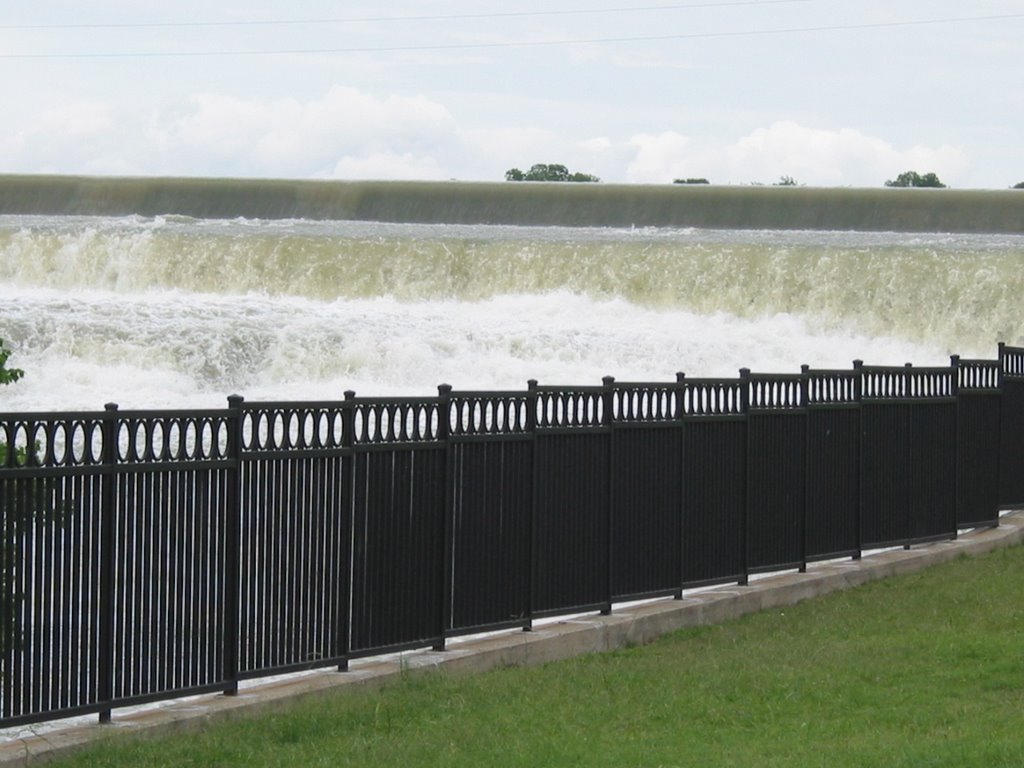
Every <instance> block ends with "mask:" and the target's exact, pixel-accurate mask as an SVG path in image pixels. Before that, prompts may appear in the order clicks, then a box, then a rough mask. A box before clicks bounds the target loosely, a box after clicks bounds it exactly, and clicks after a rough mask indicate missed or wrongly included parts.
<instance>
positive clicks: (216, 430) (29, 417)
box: [0, 344, 1024, 726]
mask: <svg viewBox="0 0 1024 768" xmlns="http://www.w3.org/2000/svg"><path fill="white" fill-rule="evenodd" d="M1011 507H1024V348H1018V347H1009V346H1006V345H1004V344H1000V345H999V351H998V357H997V359H995V360H963V359H960V358H959V357H956V356H954V357H952V358H951V360H950V365H949V366H948V367H932V368H915V367H912V366H910V365H907V366H900V367H881V366H867V365H864V364H862V363H861V362H860V361H855V363H854V366H853V368H852V369H847V370H819V369H813V368H810V367H809V366H804V367H803V368H802V369H801V371H800V373H796V374H768V373H756V372H751V371H748V370H746V369H741V371H740V374H739V376H738V377H737V378H735V379H729V378H723V379H693V378H687V377H686V376H685V375H684V374H682V373H680V374H677V375H676V378H675V380H674V381H671V382H618V381H616V380H615V379H613V378H611V377H607V378H605V379H604V380H603V381H602V383H601V384H600V385H595V386H564V387H563V386H550V385H540V384H538V383H537V382H535V381H531V382H529V384H528V387H527V389H526V390H524V391H505V392H472V391H458V390H452V388H451V387H448V386H447V385H442V386H441V387H439V388H438V393H437V396H435V397H421V398H400V397H396V398H365V397H357V396H356V395H355V393H353V392H347V393H345V397H344V399H343V400H339V401H335V402H252V403H250V402H246V401H245V400H244V399H243V398H242V397H239V396H232V397H230V398H228V407H227V408H224V409H207V410H189V411H120V410H119V409H118V407H117V406H116V405H113V404H110V405H108V406H106V408H105V409H104V410H103V411H99V412H68V413H0V512H2V526H0V527H2V530H3V549H2V560H0V577H2V596H3V602H2V605H0V677H2V685H3V688H2V693H0V726H12V725H20V724H24V723H32V722H39V721H43V720H48V719H55V718H61V717H68V716H72V715H80V714H88V713H98V714H99V716H100V719H101V721H106V720H109V719H110V717H111V712H112V710H113V709H114V708H116V707H122V706H127V705H134V704H141V703H145V702H150V701H157V700H162V699H169V698H174V697H179V696H185V695H191V694H196V693H204V692H214V691H221V692H224V693H228V694H231V693H234V692H235V691H237V688H238V684H239V681H241V680H246V679H251V678H259V677H263V676H267V675H272V674H281V673H285V672H290V671H297V670H305V669H313V668H317V667H336V668H337V669H339V670H345V669H347V668H348V665H349V661H350V660H351V659H354V658H359V657H362V656H370V655H374V654H381V653H386V652H392V651H397V650H404V649H411V648H423V647H433V648H436V649H438V650H441V649H443V648H444V647H445V643H446V640H447V639H448V638H450V637H455V636H458V635H462V634H466V633H471V632H481V631H489V630H496V629H508V628H521V629H525V630H529V629H530V628H531V627H532V622H533V621H534V620H535V619H538V618H541V617H546V616H557V615H565V614H570V613H577V612H584V611H601V612H608V611H611V610H612V606H613V604H614V603H615V602H621V601H626V600H633V599H639V598H648V597H660V596H673V597H677V598H678V597H681V596H682V593H683V590H684V589H687V588H692V587H697V586H704V585H710V584H719V583H729V582H735V583H738V584H741V585H742V584H746V583H747V580H748V578H749V576H750V574H753V573H758V572H762V571H776V570H785V569H801V570H802V569H804V568H806V567H807V564H808V563H809V562H812V561H817V560H823V559H827V558H837V557H853V558H857V557H860V556H861V554H862V553H863V552H864V551H865V550H867V549H872V548H877V547H888V546H903V547H909V546H912V545H914V544H917V543H921V542H926V541H934V540H939V539H948V538H953V537H955V536H956V535H957V532H958V531H959V530H962V529H965V528H972V527H979V526H995V525H998V522H999V511H1000V509H1005V508H1011Z"/></svg>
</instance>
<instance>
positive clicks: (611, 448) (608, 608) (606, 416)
mask: <svg viewBox="0 0 1024 768" xmlns="http://www.w3.org/2000/svg"><path fill="white" fill-rule="evenodd" d="M601 383H602V384H603V385H604V392H603V393H601V398H602V400H603V401H604V413H603V414H602V419H601V421H602V422H603V424H604V425H605V426H606V427H608V465H607V466H608V469H607V478H608V486H607V488H606V489H605V490H606V492H607V494H608V520H607V525H608V529H607V536H608V548H607V550H606V552H605V558H606V560H607V565H608V567H607V569H606V571H605V596H606V602H605V606H604V608H602V609H601V614H602V615H604V616H607V615H609V614H610V613H611V612H612V591H613V590H612V584H613V580H612V577H613V574H612V568H614V562H615V559H614V557H613V552H612V548H613V547H614V546H615V544H614V543H613V539H614V538H615V537H614V521H615V413H614V405H613V400H614V397H615V394H614V392H613V391H612V388H613V387H614V386H615V377H614V376H605V377H604V378H602V379H601Z"/></svg>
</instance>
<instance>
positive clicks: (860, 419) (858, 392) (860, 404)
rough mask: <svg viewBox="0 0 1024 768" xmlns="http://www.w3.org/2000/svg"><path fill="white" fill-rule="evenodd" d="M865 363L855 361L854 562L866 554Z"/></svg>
mask: <svg viewBox="0 0 1024 768" xmlns="http://www.w3.org/2000/svg"><path fill="white" fill-rule="evenodd" d="M863 368H864V361H863V360H854V361H853V370H854V372H855V373H856V374H857V375H856V376H855V377H854V379H853V389H854V392H853V399H854V400H856V401H857V423H858V427H857V554H856V555H854V556H853V559H854V560H860V559H861V556H862V555H863V554H864V527H863V525H862V521H863V516H864V510H863V507H862V505H863V499H864V401H863V400H864V371H863Z"/></svg>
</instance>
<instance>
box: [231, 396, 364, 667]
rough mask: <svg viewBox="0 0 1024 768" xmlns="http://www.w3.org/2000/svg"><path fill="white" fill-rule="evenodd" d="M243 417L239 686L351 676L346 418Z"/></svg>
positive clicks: (326, 409) (308, 408)
mask: <svg viewBox="0 0 1024 768" xmlns="http://www.w3.org/2000/svg"><path fill="white" fill-rule="evenodd" d="M243 408H244V410H243V412H242V417H241V467H240V473H241V488H242V492H241V498H240V504H241V510H240V517H241V522H240V535H239V546H240V549H239V552H240V554H239V561H240V565H241V573H240V582H239V615H240V619H239V635H240V636H239V676H240V677H242V678H245V677H254V676H257V675H262V674H268V673H270V672H283V671H287V670H294V669H308V668H311V667H317V666H326V665H333V664H338V665H339V666H343V665H344V664H345V659H346V654H347V648H346V637H347V626H348V573H349V547H350V536H349V535H348V524H349V522H348V514H347V512H348V506H347V502H348V497H349V492H350V489H351V449H350V448H349V447H347V442H348V438H349V436H350V431H351V430H350V427H349V425H348V423H347V422H348V418H347V417H348V415H349V413H348V410H347V409H346V408H345V407H344V406H342V405H341V404H326V403H322V404H318V403H252V404H245V405H244V406H243Z"/></svg>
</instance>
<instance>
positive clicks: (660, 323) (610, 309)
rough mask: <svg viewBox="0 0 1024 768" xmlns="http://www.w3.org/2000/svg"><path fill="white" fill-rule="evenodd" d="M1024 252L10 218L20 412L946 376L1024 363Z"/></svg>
mask: <svg viewBox="0 0 1024 768" xmlns="http://www.w3.org/2000/svg"><path fill="white" fill-rule="evenodd" d="M1022 259H1024V237H1020V236H1006V235H999V236H979V235H970V236H964V235H907V234H894V233H852V232H777V231H770V232H766V231H709V230H664V229H657V230H653V229H651V230H626V229H568V228H554V227H545V228H527V227H507V226H503V227H495V226H448V225H419V224H417V225H397V224H378V223H366V222H337V221H335V222H314V221H252V220H233V221H208V220H196V219H188V218H178V217H168V218H155V219H154V218H139V217H127V218H97V217H13V216H7V217H0V306H2V307H3V309H2V310H0V338H2V339H3V340H4V341H5V343H6V345H7V346H8V347H9V348H10V349H12V350H13V356H12V358H11V360H10V364H11V365H14V366H17V367H19V368H23V369H24V370H25V371H26V377H25V379H24V380H23V381H21V382H19V383H18V384H16V385H14V386H11V387H5V388H3V389H0V410H4V411H21V410H55V409H61V410H67V409H89V410H94V409H99V408H101V407H102V406H103V404H104V403H107V402H116V403H118V404H119V405H120V406H121V408H122V409H128V408H165V407H205V406H214V407H218V406H222V405H224V404H225V398H226V396H227V395H229V394H232V393H239V394H242V395H244V396H245V397H246V399H248V400H265V399H274V400H306V399H340V398H341V397H343V393H344V392H345V390H349V389H353V390H355V391H356V392H357V393H358V394H361V395H366V396H374V395H421V394H431V393H434V392H435V391H436V386H437V385H438V384H440V383H442V382H443V383H449V384H451V385H452V386H454V387H455V388H456V389H515V390H521V389H523V388H524V387H525V383H526V381H527V380H528V379H530V378H535V379H538V380H539V381H540V382H541V383H547V384H565V383H573V384H584V383H599V382H600V378H601V376H604V375H613V376H615V377H616V378H618V379H620V380H627V381H641V380H642V381H668V380H672V379H674V375H675V372H676V371H685V372H686V373H687V375H688V376H735V375H736V372H737V369H738V368H740V367H742V366H747V367H750V368H751V369H753V370H755V371H777V372H786V371H796V370H799V366H800V364H801V363H809V364H811V365H812V366H814V367H835V368H848V367H849V366H850V364H851V361H852V360H853V359H854V358H862V359H864V360H865V362H867V363H871V364H903V363H904V362H908V361H912V362H914V363H915V364H918V365H935V364H946V363H947V362H948V355H949V354H950V353H951V352H956V353H959V354H961V355H963V356H965V357H993V356H994V355H995V350H996V342H997V341H998V340H1005V341H1007V342H1008V343H1014V344H1016V343H1021V342H1022V341H1024V315H1022V313H1021V312H1020V306H1019V302H1017V297H1019V296H1021V295H1022V290H1021V289H1022V288H1024V275H1022V274H1021V269H1020V267H1021V265H1022Z"/></svg>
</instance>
